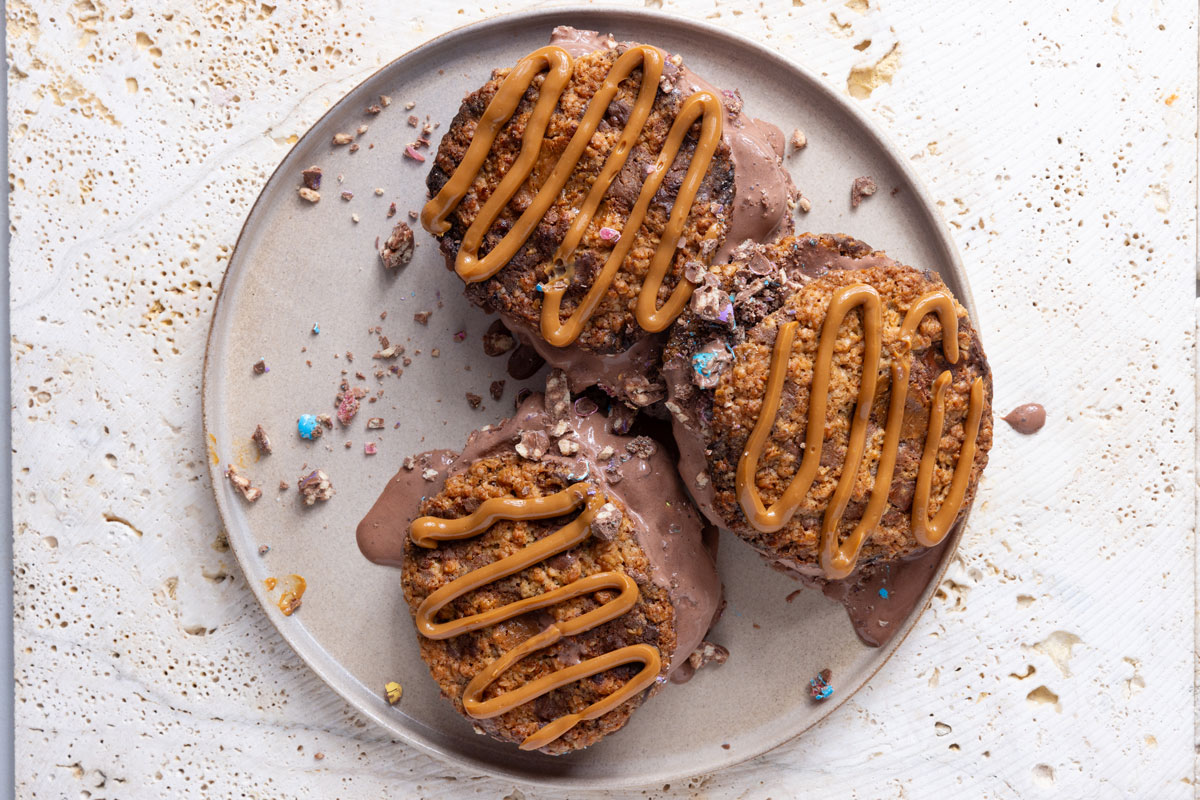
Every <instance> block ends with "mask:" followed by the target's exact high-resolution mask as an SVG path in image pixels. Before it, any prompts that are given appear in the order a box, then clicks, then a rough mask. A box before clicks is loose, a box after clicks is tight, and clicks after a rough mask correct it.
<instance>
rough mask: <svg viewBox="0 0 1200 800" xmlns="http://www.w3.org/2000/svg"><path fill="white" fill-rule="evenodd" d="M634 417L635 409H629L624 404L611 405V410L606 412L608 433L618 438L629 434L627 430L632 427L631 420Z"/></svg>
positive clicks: (635, 414)
mask: <svg viewBox="0 0 1200 800" xmlns="http://www.w3.org/2000/svg"><path fill="white" fill-rule="evenodd" d="M636 416H637V411H636V410H635V409H632V408H630V407H629V406H627V405H625V404H624V403H613V404H612V408H611V409H610V410H609V412H608V429H609V431H610V432H612V433H615V434H617V435H618V436H624V435H625V434H627V433H629V429H630V427H632V426H633V420H634V417H636Z"/></svg>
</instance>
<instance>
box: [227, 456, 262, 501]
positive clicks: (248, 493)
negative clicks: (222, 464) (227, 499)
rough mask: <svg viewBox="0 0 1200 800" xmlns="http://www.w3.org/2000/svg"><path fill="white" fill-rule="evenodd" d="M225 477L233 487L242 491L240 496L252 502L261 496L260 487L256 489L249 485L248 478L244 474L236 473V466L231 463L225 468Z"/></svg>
mask: <svg viewBox="0 0 1200 800" xmlns="http://www.w3.org/2000/svg"><path fill="white" fill-rule="evenodd" d="M225 477H226V478H228V479H229V482H230V483H232V484H233V488H235V489H237V490H238V491H239V492H241V493H242V497H244V498H246V500H247V501H249V502H251V503H253V502H254V501H255V500H257V499H258V498H260V497H262V489H256V488H255V487H253V486H251V485H250V479H249V478H247V477H246V476H244V475H240V474H238V471H237V467H235V466H233V465H232V464H231V465H230V466H229V467H228V468H226V470H225Z"/></svg>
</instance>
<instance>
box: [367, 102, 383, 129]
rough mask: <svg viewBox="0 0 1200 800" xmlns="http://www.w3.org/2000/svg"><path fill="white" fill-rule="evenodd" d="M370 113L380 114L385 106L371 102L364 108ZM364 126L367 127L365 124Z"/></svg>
mask: <svg viewBox="0 0 1200 800" xmlns="http://www.w3.org/2000/svg"><path fill="white" fill-rule="evenodd" d="M364 110H365V111H366V112H367V113H368V114H378V113H379V112H380V111H383V106H382V105H380V104H371V105H369V106H367V107H366V109H364ZM363 127H366V126H365V125H364V126H363Z"/></svg>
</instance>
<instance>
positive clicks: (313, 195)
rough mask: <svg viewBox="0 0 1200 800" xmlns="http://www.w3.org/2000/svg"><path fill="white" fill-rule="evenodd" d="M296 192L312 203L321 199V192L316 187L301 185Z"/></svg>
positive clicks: (301, 197)
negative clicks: (310, 187)
mask: <svg viewBox="0 0 1200 800" xmlns="http://www.w3.org/2000/svg"><path fill="white" fill-rule="evenodd" d="M296 193H297V194H299V195H300V199H301V200H307V201H308V202H310V203H316V202H319V201H320V199H321V194H320V192H317V191H316V190H314V189H309V188H308V187H307V186H301V187H300V188H299V189H297V190H296Z"/></svg>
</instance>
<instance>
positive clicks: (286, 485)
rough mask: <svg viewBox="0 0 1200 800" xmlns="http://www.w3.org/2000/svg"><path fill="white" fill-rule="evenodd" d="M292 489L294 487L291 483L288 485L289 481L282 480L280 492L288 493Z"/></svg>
mask: <svg viewBox="0 0 1200 800" xmlns="http://www.w3.org/2000/svg"><path fill="white" fill-rule="evenodd" d="M290 488H292V485H291V484H290V483H288V482H287V481H285V480H282V479H280V481H279V491H281V492H286V491H287V490H288V489H290Z"/></svg>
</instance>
